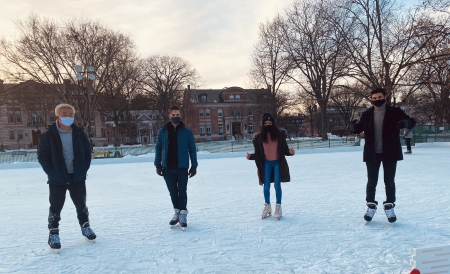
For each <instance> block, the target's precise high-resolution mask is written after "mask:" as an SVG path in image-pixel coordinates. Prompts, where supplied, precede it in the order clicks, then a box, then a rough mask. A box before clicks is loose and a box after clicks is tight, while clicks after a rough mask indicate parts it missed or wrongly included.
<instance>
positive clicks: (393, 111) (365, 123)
mask: <svg viewBox="0 0 450 274" xmlns="http://www.w3.org/2000/svg"><path fill="white" fill-rule="evenodd" d="M374 110H375V108H374V107H370V108H368V109H367V110H366V111H364V112H363V113H362V115H361V119H360V120H359V122H357V123H356V124H355V125H354V127H353V130H350V131H351V132H352V133H355V134H359V133H361V132H363V131H364V138H365V143H364V154H363V161H364V162H375V161H376V153H375V123H374V118H373V117H374ZM402 120H408V121H409V126H408V128H409V129H412V128H413V127H414V126H415V125H416V121H415V120H414V119H413V118H411V117H409V116H408V115H406V114H405V113H404V112H403V110H402V109H400V108H398V107H393V106H389V105H386V113H385V114H384V120H383V160H386V161H400V160H403V153H402V145H401V143H400V129H398V128H397V123H398V122H400V121H402Z"/></svg>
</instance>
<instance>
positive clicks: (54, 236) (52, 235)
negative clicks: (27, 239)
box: [48, 228, 61, 252]
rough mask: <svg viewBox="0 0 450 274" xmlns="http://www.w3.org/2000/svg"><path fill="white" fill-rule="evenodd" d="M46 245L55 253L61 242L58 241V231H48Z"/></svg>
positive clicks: (53, 229)
mask: <svg viewBox="0 0 450 274" xmlns="http://www.w3.org/2000/svg"><path fill="white" fill-rule="evenodd" d="M48 245H49V246H50V248H51V249H52V250H53V251H56V252H57V250H58V249H60V248H61V241H60V239H59V229H57V228H52V229H50V232H49V235H48Z"/></svg>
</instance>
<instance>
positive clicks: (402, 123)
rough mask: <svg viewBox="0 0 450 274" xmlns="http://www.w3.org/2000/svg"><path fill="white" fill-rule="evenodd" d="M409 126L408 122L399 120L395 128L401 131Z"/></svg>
mask: <svg viewBox="0 0 450 274" xmlns="http://www.w3.org/2000/svg"><path fill="white" fill-rule="evenodd" d="M408 126H409V120H408V119H405V120H401V121H399V122H398V123H397V128H398V129H402V128H406V127H408Z"/></svg>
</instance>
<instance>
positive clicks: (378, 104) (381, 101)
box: [372, 99, 386, 107]
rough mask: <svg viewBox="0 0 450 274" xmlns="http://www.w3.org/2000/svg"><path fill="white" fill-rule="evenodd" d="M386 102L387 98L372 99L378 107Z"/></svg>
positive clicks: (373, 103)
mask: <svg viewBox="0 0 450 274" xmlns="http://www.w3.org/2000/svg"><path fill="white" fill-rule="evenodd" d="M384 103H386V100H385V99H381V100H374V101H372V105H374V106H376V107H381V106H382V105H383V104H384Z"/></svg>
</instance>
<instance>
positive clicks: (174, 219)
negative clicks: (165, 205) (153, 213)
mask: <svg viewBox="0 0 450 274" xmlns="http://www.w3.org/2000/svg"><path fill="white" fill-rule="evenodd" d="M173 210H174V211H175V213H174V214H173V217H172V220H170V222H169V225H170V228H174V227H175V225H176V224H178V221H179V220H180V210H179V209H176V208H174V209H173Z"/></svg>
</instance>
